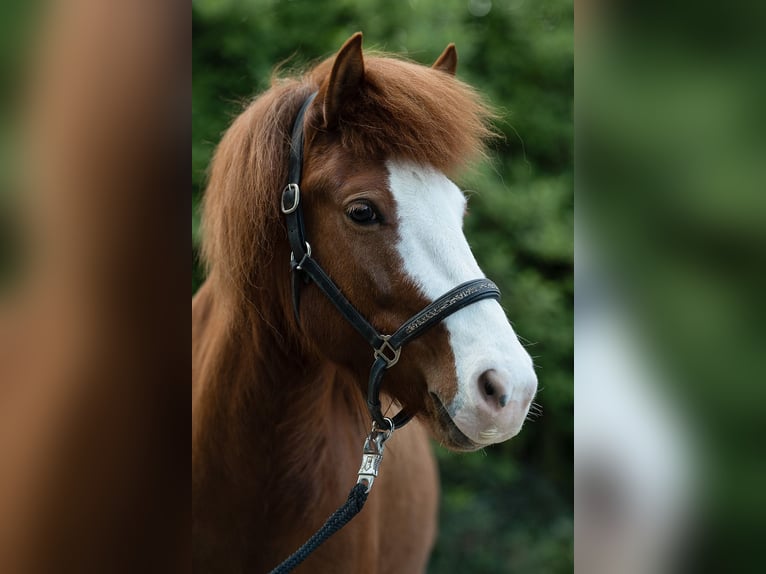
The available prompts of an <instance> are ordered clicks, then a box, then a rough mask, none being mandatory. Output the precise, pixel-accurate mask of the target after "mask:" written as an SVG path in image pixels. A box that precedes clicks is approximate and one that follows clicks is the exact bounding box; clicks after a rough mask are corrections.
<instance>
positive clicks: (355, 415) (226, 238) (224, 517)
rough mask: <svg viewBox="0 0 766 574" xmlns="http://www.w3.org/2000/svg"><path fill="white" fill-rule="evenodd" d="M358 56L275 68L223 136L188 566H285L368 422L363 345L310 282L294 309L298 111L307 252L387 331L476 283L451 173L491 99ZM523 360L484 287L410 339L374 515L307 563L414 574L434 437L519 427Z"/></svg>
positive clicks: (452, 56) (202, 345) (350, 470)
mask: <svg viewBox="0 0 766 574" xmlns="http://www.w3.org/2000/svg"><path fill="white" fill-rule="evenodd" d="M456 64H457V54H456V52H455V48H454V46H452V45H450V46H449V47H448V48H447V49H446V50H445V51H444V53H443V54H442V55H441V56H440V57H439V59H438V60H437V61H436V63H435V64H434V65H433V67H432V68H427V67H423V66H420V65H417V64H414V63H410V62H407V61H402V60H399V59H394V58H391V57H380V56H379V57H370V56H368V57H365V58H363V55H362V37H361V34H356V35H354V36H352V37H351V38H350V39H349V40H348V41H347V42H346V43H345V44H344V45H343V47H342V48H341V49H340V51H339V52H338V54H337V55H336V56H335V57H333V58H330V59H328V60H326V61H324V62H322V63H320V64H319V65H317V66H316V67H315V68H313V69H312V70H310V71H309V72H308V73H306V74H305V75H303V76H302V77H299V78H293V79H284V80H277V81H275V83H274V85H273V86H272V87H271V88H270V89H269V90H268V91H267V92H265V93H264V94H262V95H261V96H260V97H259V98H257V99H256V100H255V101H254V102H253V103H252V104H251V105H250V106H249V107H248V108H247V109H246V110H245V111H244V113H242V114H241V115H240V116H239V117H238V118H237V119H236V120H235V121H234V123H233V124H232V126H231V127H230V128H229V129H228V131H227V132H226V134H225V136H224V137H223V139H222V141H221V143H220V145H219V147H218V149H217V151H216V153H215V157H214V160H213V163H212V169H211V173H210V181H209V185H208V188H207V192H206V197H205V205H204V227H205V241H204V245H203V249H204V257H205V261H206V263H207V265H208V278H207V280H206V282H205V283H204V285H203V286H202V287H201V288H200V290H199V292H198V293H197V295H196V296H195V297H194V299H193V301H192V373H193V375H192V379H193V382H192V472H193V483H192V486H193V496H192V504H193V521H194V527H193V536H194V538H193V542H194V549H195V551H194V552H195V554H194V564H195V568H196V569H198V570H199V571H200V572H265V571H268V570H269V569H271V568H274V567H275V566H276V565H277V564H279V563H280V562H281V561H282V560H283V559H284V558H286V557H287V556H288V555H289V554H290V553H292V552H293V551H294V550H295V549H296V548H297V547H298V546H300V545H301V544H302V543H303V542H304V541H305V540H306V539H307V538H309V536H311V534H313V533H314V532H315V531H316V530H317V529H318V528H319V527H320V526H321V525H322V524H323V522H324V521H325V519H326V518H327V517H328V516H329V515H330V514H331V513H332V512H333V511H334V510H335V509H336V508H337V507H338V506H339V505H340V504H341V503H342V502H343V501H344V500H345V498H346V495H347V493H348V491H349V489H350V487H351V486H352V485H353V483H354V481H355V478H356V476H355V475H356V472H357V469H358V466H359V461H360V455H361V445H362V442H363V439H364V437H365V436H366V435H367V433H368V432H369V429H370V417H369V414H368V410H367V406H366V403H365V399H364V393H365V387H366V381H367V373H368V370H369V368H370V363H371V361H372V353H371V350H370V348H369V347H368V346H367V343H366V342H365V341H364V340H363V339H362V338H361V337H360V336H359V334H358V333H357V332H356V331H354V329H353V328H352V327H351V326H350V325H349V324H348V323H347V322H346V321H345V320H344V319H343V317H342V316H341V315H340V314H339V313H338V311H337V310H336V308H335V307H334V306H333V305H332V303H331V302H330V301H329V300H328V299H327V298H326V297H325V296H324V294H323V293H322V292H321V291H320V290H319V289H318V288H317V286H316V285H314V284H306V285H304V286H303V287H302V289H301V303H300V308H299V309H300V311H299V315H298V316H294V313H293V305H292V301H291V276H290V265H289V261H290V247H289V244H288V238H287V231H286V227H285V222H284V220H283V218H282V214H281V213H280V197H281V191H282V189H283V188H284V187H285V184H286V182H287V169H288V156H289V147H290V132H291V128H292V124H293V122H294V120H295V118H296V115H297V114H298V111H299V109H300V108H301V106H302V105H303V103H304V102H305V101H306V100H307V98H308V97H309V96H310V95H311V94H312V93H314V92H317V95H316V97H315V99H314V101H313V102H311V104H310V105H309V106H308V108H307V110H306V113H305V121H304V126H305V127H304V138H305V139H304V147H303V154H304V155H303V158H304V159H303V179H302V183H301V202H302V203H301V204H302V206H303V209H304V213H305V218H306V221H305V226H306V232H307V237H309V238H310V240H311V247H312V250H313V257H314V258H315V259H316V260H317V261H318V262H320V263H321V266H322V267H323V268H324V270H325V271H326V272H327V274H328V275H329V276H330V277H331V278H332V279H333V280H334V281H335V282H336V284H337V285H338V286H339V287H340V289H341V290H342V292H343V293H344V295H345V296H346V297H347V298H348V300H349V301H351V302H352V303H353V304H354V306H355V307H356V308H357V309H358V310H359V311H360V312H361V314H362V315H363V316H364V317H365V318H366V319H367V320H368V321H369V322H370V323H371V324H372V325H374V326H375V328H376V329H378V330H379V331H380V332H382V333H391V332H393V331H395V330H396V329H397V328H398V327H399V326H400V325H401V324H402V323H403V322H404V321H405V320H407V319H408V318H409V317H411V316H412V315H413V314H414V313H416V312H417V311H419V310H420V309H422V308H423V307H425V306H426V305H428V304H429V303H431V302H432V301H434V299H436V298H438V297H439V296H440V295H442V294H443V293H444V292H446V291H448V290H450V289H452V288H453V287H455V286H456V285H458V284H460V283H462V282H464V281H467V280H471V279H477V278H481V277H483V274H482V272H481V270H480V269H479V267H478V265H477V263H476V261H475V259H474V257H473V255H472V254H471V251H470V248H469V246H468V243H467V242H466V239H465V237H464V236H463V233H462V219H463V216H464V213H465V209H466V200H465V198H464V196H463V194H462V193H461V191H460V190H459V189H458V187H457V186H455V184H453V183H452V182H451V181H450V180H449V179H448V178H447V175H446V174H451V173H454V172H455V171H456V170H457V169H459V168H460V167H462V166H464V165H465V163H466V161H467V159H468V158H473V157H476V156H477V155H480V154H481V153H482V149H483V148H482V145H483V141H484V140H486V138H487V137H488V136H490V135H491V130H490V129H489V127H488V126H489V120H490V119H491V112H490V111H489V109H488V108H487V106H485V105H484V104H483V103H482V102H481V99H480V98H479V97H478V96H477V94H476V93H475V92H474V91H473V90H472V89H471V88H469V87H468V86H466V85H465V84H463V83H462V82H460V81H458V80H457V79H455V77H454V73H455V68H456ZM536 388H537V379H536V376H535V373H534V369H533V365H532V361H531V359H530V357H529V355H528V354H527V353H526V351H525V350H524V349H523V348H522V346H521V345H520V343H519V342H518V339H517V337H516V335H515V333H514V331H513V329H512V328H511V326H510V324H509V322H508V320H507V318H506V317H505V314H504V312H503V310H502V308H501V307H500V305H499V304H498V303H497V301H495V300H489V299H487V300H482V301H479V302H478V303H476V304H473V305H471V306H470V307H466V308H464V309H462V310H460V311H459V312H457V313H455V314H453V315H451V316H449V317H448V318H447V319H446V320H444V321H443V322H441V323H440V324H438V325H436V326H435V327H434V328H432V329H430V330H429V331H428V332H426V333H425V334H424V335H423V336H422V337H420V338H419V339H417V340H415V341H413V342H412V343H411V344H409V345H407V346H406V347H405V348H404V349H403V352H402V354H401V360H400V361H399V362H398V364H397V365H396V366H395V367H393V368H391V369H390V373H389V375H388V377H387V378H386V380H385V381H384V384H383V391H384V393H385V395H386V396H385V397H384V399H383V400H384V407H392V405H395V406H393V407H392V408H391V415H390V416H393V412H395V411H397V410H398V408H400V407H401V408H405V409H406V410H407V412H410V413H415V414H416V415H417V416H416V417H415V419H414V420H413V421H412V422H411V423H410V424H409V425H407V426H406V427H404V428H402V429H401V430H397V431H396V432H395V434H394V436H393V438H392V439H391V440H390V441H389V442H388V444H387V449H386V457H385V460H384V461H383V463H382V465H381V474H380V477H379V478H378V479H377V481H376V483H375V484H376V486H375V489H374V491H373V492H372V493H371V494H370V497H369V500H368V502H367V505H366V507H365V508H364V509H363V511H362V512H361V513H360V514H359V515H358V516H357V517H356V518H354V520H352V521H351V522H350V523H349V524H348V525H347V526H346V527H345V528H344V529H342V530H341V531H340V532H339V533H337V534H336V535H335V536H333V537H332V538H330V540H329V541H328V542H327V543H325V544H324V545H323V546H322V547H320V548H319V549H318V550H317V551H316V552H315V553H314V554H312V555H311V556H310V557H309V558H308V560H307V561H306V562H305V563H303V564H302V565H301V566H300V567H299V569H298V570H299V571H301V572H333V573H339V572H364V573H375V572H395V571H396V572H404V573H411V572H422V571H424V570H425V568H426V564H427V560H428V555H429V551H430V549H431V547H432V545H433V542H434V538H435V535H436V514H437V497H438V482H437V472H436V466H435V461H434V458H433V455H432V453H431V450H430V446H429V442H428V432H429V431H430V433H431V435H432V436H433V437H435V438H436V440H438V441H439V442H440V443H442V444H443V445H444V446H446V447H447V448H451V449H453V450H462V451H469V450H475V449H478V448H482V447H484V446H487V445H489V444H492V443H497V442H500V441H504V440H506V439H509V438H511V437H512V436H514V435H516V434H517V433H518V432H519V430H520V429H521V426H522V423H523V421H524V419H525V417H526V415H527V411H528V409H529V406H530V402H531V400H532V398H533V396H534V394H535V392H536Z"/></svg>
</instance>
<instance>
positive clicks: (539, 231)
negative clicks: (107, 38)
mask: <svg viewBox="0 0 766 574" xmlns="http://www.w3.org/2000/svg"><path fill="white" fill-rule="evenodd" d="M488 8H489V12H486V11H487V9H488ZM192 11H193V14H192V33H193V66H194V79H193V84H192V88H193V110H192V129H193V140H192V191H193V194H194V196H193V203H192V257H193V261H195V262H196V260H197V245H198V240H199V235H200V230H199V218H198V212H197V210H198V206H199V198H200V194H201V192H202V190H203V188H204V183H205V170H206V169H207V166H208V163H209V161H210V156H211V153H212V151H213V149H214V147H215V145H216V143H217V141H218V140H219V139H220V136H221V134H222V132H223V131H224V130H225V128H226V126H227V125H228V124H229V123H230V121H231V120H232V119H233V117H235V116H236V115H237V114H238V113H239V111H241V109H242V106H243V104H244V103H245V102H246V101H248V100H249V99H250V98H252V97H253V96H254V95H256V94H257V93H259V92H261V91H263V90H264V89H266V88H267V87H268V85H269V82H270V78H271V76H272V73H273V71H274V68H275V65H277V64H280V63H284V62H287V63H286V64H285V65H286V67H287V68H288V69H289V68H294V67H301V66H305V65H307V64H309V63H311V62H314V61H316V60H319V59H321V58H324V57H327V56H329V55H331V54H332V53H334V52H335V51H336V50H337V49H338V47H340V45H341V44H342V43H343V42H344V41H345V40H346V39H347V38H348V37H349V36H350V35H351V34H352V33H354V32H356V31H358V30H362V31H363V32H364V33H365V49H370V48H373V49H382V50H387V51H391V52H397V53H401V54H405V55H408V56H409V57H410V58H412V59H414V60H416V61H419V62H422V63H427V64H430V63H431V62H433V61H434V60H435V59H436V57H437V56H438V55H439V54H440V53H441V51H442V50H443V49H444V47H445V46H446V45H447V44H448V43H449V42H455V43H456V45H457V48H458V53H459V57H460V64H459V66H458V76H459V77H460V78H462V79H463V80H465V81H467V82H468V83H470V84H471V85H473V86H474V87H476V88H477V89H478V90H479V91H481V92H482V93H484V94H485V95H486V96H487V98H488V99H489V100H490V102H492V104H493V105H494V106H495V107H496V108H497V109H498V110H499V111H500V113H501V116H502V119H501V120H500V121H499V122H498V124H497V126H496V128H497V130H498V131H499V132H500V133H501V134H502V136H503V137H502V138H501V139H500V140H499V141H498V142H497V143H496V144H495V148H494V150H493V151H494V153H493V158H492V161H491V162H490V164H489V165H482V166H479V167H478V168H477V169H476V170H475V171H474V172H472V173H471V174H468V175H467V176H466V177H465V179H464V180H463V181H460V182H458V183H459V184H460V185H462V186H463V187H464V189H466V190H469V195H470V203H469V215H468V218H467V220H466V234H467V236H468V238H469V242H470V243H471V245H472V247H473V249H474V252H475V253H476V256H477V259H478V260H479V263H480V265H481V266H482V268H483V269H484V271H485V272H486V273H487V275H488V276H489V277H491V278H492V279H493V280H494V281H496V282H497V283H498V285H499V286H500V288H501V290H502V292H503V304H504V306H505V308H506V310H507V312H508V315H509V317H511V319H512V321H513V324H514V327H515V329H516V330H517V332H518V333H520V334H521V335H522V336H523V339H522V340H523V341H525V342H526V343H527V344H528V345H529V347H528V348H529V351H530V353H531V354H532V355H533V357H534V358H535V363H536V365H537V368H538V376H539V380H540V387H541V393H540V394H539V395H538V398H537V402H538V403H539V404H541V405H542V407H543V415H542V417H540V418H539V419H536V420H534V421H533V422H530V423H527V424H526V425H525V428H524V431H523V432H522V433H521V434H520V435H519V436H518V437H516V438H514V439H513V440H512V441H510V442H508V443H505V444H502V445H499V446H495V447H492V448H489V449H486V451H482V452H479V453H474V454H470V455H455V454H452V453H448V452H446V451H445V450H443V449H441V448H440V447H437V449H438V458H439V462H440V467H441V476H442V508H441V524H440V535H439V540H438V543H437V547H436V550H435V552H434V555H433V558H432V561H431V565H430V571H431V572H439V573H449V572H472V573H478V572H515V573H527V572H529V573H532V572H534V573H538V572H569V571H571V569H572V549H573V529H572V504H573V502H572V461H573V453H572V405H573V387H572V347H573V339H572V337H573V329H572V295H573V276H572V265H573V260H572V258H573V236H574V231H573V194H572V189H573V173H572V159H573V137H572V132H573V121H572V95H573V15H572V3H571V1H570V0H547V1H546V0H538V1H535V2H531V1H524V0H510V1H507V2H500V1H498V2H495V3H494V4H493V3H491V2H490V0H468V1H460V0H410V1H409V2H390V1H386V0H371V1H368V2H352V1H351V0H339V1H334V2H320V1H308V0H293V1H285V0H282V1H279V0H252V1H250V2H240V1H236V0H218V1H215V0H199V1H195V2H193V3H192ZM481 14H484V15H481ZM473 190H475V193H474V192H473ZM202 278H203V275H202V271H201V270H200V269H199V267H198V266H197V265H196V264H195V265H194V267H193V275H192V289H193V290H195V289H196V288H197V286H198V285H199V284H200V282H201V281H202Z"/></svg>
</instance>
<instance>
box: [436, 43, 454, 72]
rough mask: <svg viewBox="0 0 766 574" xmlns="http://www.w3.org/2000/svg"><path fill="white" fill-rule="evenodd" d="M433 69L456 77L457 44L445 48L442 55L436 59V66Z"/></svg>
mask: <svg viewBox="0 0 766 574" xmlns="http://www.w3.org/2000/svg"><path fill="white" fill-rule="evenodd" d="M431 67H432V68H433V69H434V70H439V71H441V72H446V73H448V74H449V75H451V76H454V75H455V72H456V71H457V49H456V48H455V44H450V45H449V46H447V47H446V48H444V51H443V52H442V55H441V56H439V57H438V58H436V61H435V62H434V65H433V66H431Z"/></svg>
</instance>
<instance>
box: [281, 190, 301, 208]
mask: <svg viewBox="0 0 766 574" xmlns="http://www.w3.org/2000/svg"><path fill="white" fill-rule="evenodd" d="M288 190H289V191H292V192H293V204H292V205H291V206H289V207H285V196H286V195H287V192H288ZM300 202H301V188H300V187H298V184H297V183H288V184H287V185H286V186H285V189H284V190H283V191H282V201H281V202H280V203H281V206H280V207H281V208H282V213H284V214H285V215H287V214H288V213H292V212H293V211H295V210H296V209H298V205H299V204H300Z"/></svg>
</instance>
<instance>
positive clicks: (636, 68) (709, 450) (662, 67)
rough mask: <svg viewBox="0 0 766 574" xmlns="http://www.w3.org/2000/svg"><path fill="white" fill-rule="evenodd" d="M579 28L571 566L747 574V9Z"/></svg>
mask: <svg viewBox="0 0 766 574" xmlns="http://www.w3.org/2000/svg"><path fill="white" fill-rule="evenodd" d="M634 8H635V7H634ZM577 9H578V11H579V12H578V14H577V32H576V50H577V60H578V67H577V75H578V78H577V80H578V81H577V90H576V94H575V97H576V105H577V113H576V125H577V138H576V146H577V162H578V163H577V169H578V171H577V184H576V198H577V199H576V201H577V216H578V220H577V233H576V235H577V248H576V261H577V263H576V278H577V279H576V308H575V316H576V328H575V337H576V345H575V349H576V352H575V363H576V367H575V387H576V401H577V409H576V415H575V461H576V476H575V483H576V487H575V492H576V508H577V511H576V517H575V518H576V528H575V529H576V540H577V542H576V545H575V557H576V558H575V567H576V570H577V571H579V572H586V573H588V574H598V573H602V572H603V573H606V572H609V573H620V572H626V573H634V572H635V573H654V572H675V571H688V572H761V571H763V567H762V566H761V564H760V563H761V561H762V559H761V558H760V557H759V550H760V549H761V547H762V541H761V532H762V531H763V530H764V525H765V524H766V520H765V517H766V494H764V493H765V492H766V491H764V489H763V487H762V486H763V484H764V483H766V458H764V457H763V447H762V445H761V444H760V443H761V439H762V437H763V436H764V430H766V429H765V428H764V421H765V420H766V418H764V416H763V408H764V407H763V405H764V404H765V402H764V398H766V397H764V393H765V392H766V385H764V350H766V336H764V330H763V327H762V325H763V319H764V304H763V301H762V294H763V293H764V288H765V287H766V284H764V280H765V278H766V277H765V274H764V269H766V266H764V258H765V257H764V255H765V254H766V249H765V245H766V241H765V240H766V193H764V191H766V190H765V189H764V181H766V161H764V160H765V159H766V137H765V136H764V133H765V132H764V130H763V126H764V122H763V120H764V105H763V104H764V102H765V101H766V97H765V96H766V77H764V74H763V69H764V68H763V61H762V54H763V53H764V51H763V49H764V45H763V38H764V36H763V30H762V26H763V22H764V21H765V20H764V18H763V17H764V9H763V4H756V3H750V4H746V3H736V4H734V5H726V6H723V5H720V6H719V5H714V4H708V3H702V4H700V3H694V4H692V3H688V5H682V4H680V3H673V4H672V5H671V6H664V7H663V9H662V10H659V9H654V8H652V7H651V6H645V7H643V8H638V9H630V10H628V9H627V6H624V5H622V4H620V3H617V4H607V3H595V2H588V3H584V4H581V5H579V6H578V8H577ZM756 23H760V26H758V25H757V24H756Z"/></svg>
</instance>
